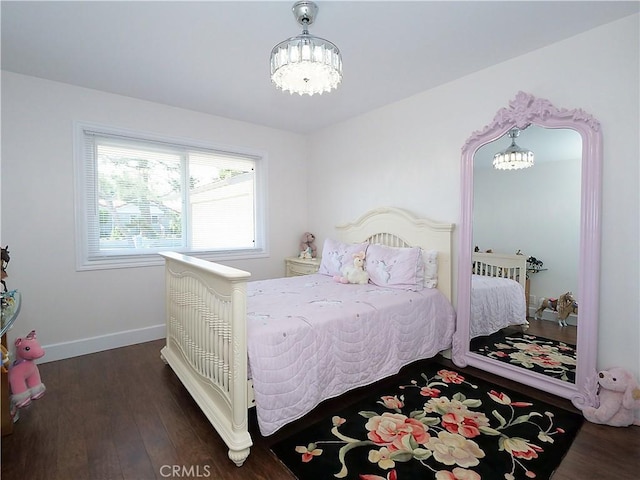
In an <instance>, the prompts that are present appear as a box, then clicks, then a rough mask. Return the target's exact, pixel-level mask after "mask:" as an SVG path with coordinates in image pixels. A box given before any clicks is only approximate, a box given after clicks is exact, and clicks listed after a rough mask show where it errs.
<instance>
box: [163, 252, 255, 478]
mask: <svg viewBox="0 0 640 480" xmlns="http://www.w3.org/2000/svg"><path fill="white" fill-rule="evenodd" d="M161 255H162V256H163V257H164V258H165V280H166V293H165V305H166V306H165V308H166V319H167V343H166V346H165V347H164V348H163V349H162V351H161V357H162V359H163V360H164V361H165V362H166V363H168V364H169V365H170V366H171V368H172V369H173V371H174V372H175V374H176V376H177V377H178V378H179V379H180V381H181V382H182V384H183V385H184V386H185V388H186V389H187V390H188V391H189V393H190V394H191V396H192V397H193V399H194V401H195V402H196V403H197V404H198V406H199V407H200V409H201V410H202V412H203V413H204V414H205V416H206V417H207V419H208V420H209V422H211V425H212V426H213V427H214V428H215V429H216V431H217V432H218V434H219V435H220V437H221V438H222V439H223V440H224V442H225V443H226V444H227V446H228V447H229V453H228V455H229V458H230V459H231V460H232V461H233V462H234V463H235V464H236V465H237V466H241V465H242V464H243V463H244V461H245V460H246V459H247V457H248V456H249V451H250V449H249V447H251V445H252V442H251V436H250V435H249V418H248V405H247V331H246V323H247V318H246V313H247V293H246V292H247V289H246V283H247V280H248V279H249V277H250V276H251V275H250V274H249V273H248V272H244V271H242V270H238V269H235V268H231V267H226V266H224V265H219V264H216V263H213V262H207V261H204V260H200V259H197V258H193V257H189V256H186V255H182V254H178V253H174V252H163V253H161Z"/></svg>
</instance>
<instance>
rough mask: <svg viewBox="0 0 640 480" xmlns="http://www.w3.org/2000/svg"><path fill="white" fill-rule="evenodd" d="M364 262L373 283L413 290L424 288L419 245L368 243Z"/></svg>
mask: <svg viewBox="0 0 640 480" xmlns="http://www.w3.org/2000/svg"><path fill="white" fill-rule="evenodd" d="M365 262H366V269H367V273H368V274H369V280H370V281H371V283H373V284H375V285H378V286H380V287H390V288H398V289H402V290H413V291H420V290H422V289H423V288H424V262H423V261H422V249H421V248H419V247H410V248H397V247H387V246H384V245H369V248H368V249H367V256H366V258H365Z"/></svg>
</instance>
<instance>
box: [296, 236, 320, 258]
mask: <svg viewBox="0 0 640 480" xmlns="http://www.w3.org/2000/svg"><path fill="white" fill-rule="evenodd" d="M315 241H316V237H315V235H314V234H313V233H311V232H304V233H303V234H302V240H301V242H300V258H316V255H317V254H318V247H316V244H315Z"/></svg>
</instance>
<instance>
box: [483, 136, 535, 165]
mask: <svg viewBox="0 0 640 480" xmlns="http://www.w3.org/2000/svg"><path fill="white" fill-rule="evenodd" d="M508 135H509V138H511V145H509V148H507V149H506V150H504V151H502V152H498V153H496V154H495V155H494V156H493V168H495V169H497V170H520V169H521V168H529V167H531V166H533V152H532V151H531V150H525V149H523V148H520V147H519V146H518V145H516V137H517V136H518V135H520V129H518V128H512V129H511V130H509V133H508Z"/></svg>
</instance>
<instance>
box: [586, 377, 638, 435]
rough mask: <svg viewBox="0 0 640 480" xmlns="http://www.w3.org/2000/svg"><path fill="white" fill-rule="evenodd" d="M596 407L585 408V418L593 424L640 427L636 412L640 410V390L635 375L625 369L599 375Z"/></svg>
mask: <svg viewBox="0 0 640 480" xmlns="http://www.w3.org/2000/svg"><path fill="white" fill-rule="evenodd" d="M598 401H599V402H600V405H599V406H598V407H597V408H596V407H584V409H583V410H582V414H583V415H584V418H586V419H587V420H589V421H590V422H593V423H601V424H603V425H611V426H612V427H627V426H629V425H640V421H637V420H636V419H635V413H634V411H635V410H636V409H638V408H640V388H639V387H638V383H637V382H636V380H635V378H634V377H633V375H632V374H631V373H630V372H629V371H627V370H625V369H624V368H620V367H614V368H610V369H609V370H602V371H601V372H599V373H598Z"/></svg>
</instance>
